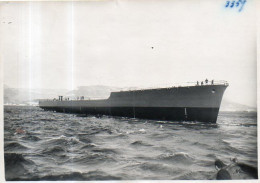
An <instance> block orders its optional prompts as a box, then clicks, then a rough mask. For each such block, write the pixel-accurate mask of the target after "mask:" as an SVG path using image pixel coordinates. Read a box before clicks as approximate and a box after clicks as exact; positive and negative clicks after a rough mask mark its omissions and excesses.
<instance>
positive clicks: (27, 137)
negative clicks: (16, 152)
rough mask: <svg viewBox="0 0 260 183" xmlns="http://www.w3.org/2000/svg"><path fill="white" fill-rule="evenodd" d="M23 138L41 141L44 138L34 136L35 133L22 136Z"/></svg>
mask: <svg viewBox="0 0 260 183" xmlns="http://www.w3.org/2000/svg"><path fill="white" fill-rule="evenodd" d="M22 139H23V140H30V141H40V140H42V139H41V138H39V137H37V136H34V135H26V136H24V137H22Z"/></svg>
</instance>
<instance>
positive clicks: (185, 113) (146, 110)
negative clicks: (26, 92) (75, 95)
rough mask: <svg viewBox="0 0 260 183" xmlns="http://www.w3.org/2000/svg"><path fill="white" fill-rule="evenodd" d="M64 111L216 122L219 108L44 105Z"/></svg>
mask: <svg viewBox="0 0 260 183" xmlns="http://www.w3.org/2000/svg"><path fill="white" fill-rule="evenodd" d="M42 108H43V109H45V110H51V111H56V112H64V113H75V114H77V113H78V114H87V115H108V116H120V117H129V118H141V119H154V120H167V121H200V122H210V123H215V122H216V121H217V116H218V112H219V108H198V107H196V108H189V107H188V108H186V107H42Z"/></svg>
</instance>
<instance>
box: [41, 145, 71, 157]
mask: <svg viewBox="0 0 260 183" xmlns="http://www.w3.org/2000/svg"><path fill="white" fill-rule="evenodd" d="M65 152H66V150H65V149H64V148H62V147H61V146H54V147H50V148H47V149H45V150H43V151H42V153H43V154H49V155H53V154H60V153H65Z"/></svg>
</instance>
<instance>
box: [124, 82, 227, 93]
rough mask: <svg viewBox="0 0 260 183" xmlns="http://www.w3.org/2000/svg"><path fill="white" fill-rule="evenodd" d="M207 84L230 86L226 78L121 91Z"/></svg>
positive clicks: (131, 89)
mask: <svg viewBox="0 0 260 183" xmlns="http://www.w3.org/2000/svg"><path fill="white" fill-rule="evenodd" d="M207 85H223V86H228V85H229V84H228V82H227V81H224V80H216V81H215V80H208V81H207V82H205V81H196V82H185V83H171V84H170V85H169V84H164V85H163V86H152V87H145V88H138V89H137V88H136V87H135V88H125V89H122V90H120V91H136V90H152V89H161V88H178V87H189V86H207Z"/></svg>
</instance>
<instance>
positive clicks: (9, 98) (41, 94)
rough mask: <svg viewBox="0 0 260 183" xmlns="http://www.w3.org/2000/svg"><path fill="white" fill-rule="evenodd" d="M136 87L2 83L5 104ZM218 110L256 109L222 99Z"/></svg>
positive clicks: (98, 94)
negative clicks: (35, 86) (24, 86)
mask: <svg viewBox="0 0 260 183" xmlns="http://www.w3.org/2000/svg"><path fill="white" fill-rule="evenodd" d="M129 89H138V88H136V87H132V88H120V87H111V86H103V85H92V86H80V87H78V88H77V89H76V90H72V91H69V90H65V89H60V90H57V89H34V90H30V91H28V90H27V89H16V88H9V87H8V86H6V85H4V103H5V104H30V103H31V102H35V103H36V102H38V100H39V99H53V98H58V96H60V95H62V96H64V97H69V98H70V99H75V98H77V97H80V96H84V98H85V99H88V98H92V99H100V98H103V99H105V98H108V97H109V95H110V93H111V92H113V91H120V90H129ZM220 111H256V108H254V107H249V106H246V105H243V104H238V103H235V102H231V101H229V100H223V101H222V103H221V107H220Z"/></svg>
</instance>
